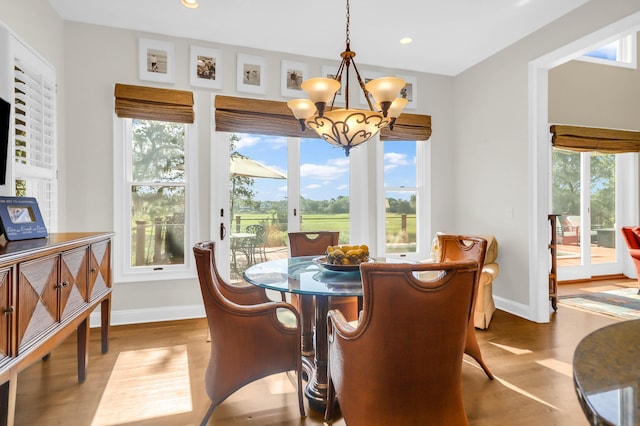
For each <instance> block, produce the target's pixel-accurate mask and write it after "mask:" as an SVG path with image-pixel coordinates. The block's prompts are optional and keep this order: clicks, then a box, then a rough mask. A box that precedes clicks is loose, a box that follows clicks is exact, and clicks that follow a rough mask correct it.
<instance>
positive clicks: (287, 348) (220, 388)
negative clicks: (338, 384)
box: [193, 241, 305, 425]
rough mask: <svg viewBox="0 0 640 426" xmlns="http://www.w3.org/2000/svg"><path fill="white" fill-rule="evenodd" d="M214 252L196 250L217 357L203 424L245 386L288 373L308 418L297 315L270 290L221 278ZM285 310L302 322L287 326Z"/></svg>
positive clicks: (207, 245) (208, 376)
mask: <svg viewBox="0 0 640 426" xmlns="http://www.w3.org/2000/svg"><path fill="white" fill-rule="evenodd" d="M214 249H215V243H213V242H210V241H209V242H203V243H198V244H196V245H195V246H194V247H193V254H194V256H195V259H196V267H197V269H198V278H199V281H200V290H201V291H202V299H203V301H204V308H205V311H206V313H207V322H208V325H209V331H210V333H211V355H210V357H209V364H208V366H207V371H206V373H205V387H206V391H207V394H208V395H209V398H210V399H211V406H210V407H209V410H207V413H206V414H205V416H204V418H203V420H202V423H201V425H206V424H207V422H208V420H209V418H210V417H211V415H212V414H213V411H214V409H215V408H216V407H217V406H218V405H219V404H220V403H221V402H222V401H224V400H225V399H227V398H228V397H229V396H230V395H231V394H232V393H234V392H235V391H237V390H238V389H240V388H241V387H243V386H245V385H247V384H249V383H251V382H253V381H255V380H258V379H261V378H263V377H266V376H270V375H272V374H275V373H280V372H285V371H295V372H296V373H297V381H298V382H297V387H298V405H299V408H300V415H301V416H304V415H305V414H304V402H303V399H302V355H301V352H300V317H299V315H298V313H297V311H296V310H295V308H294V307H293V306H292V305H290V304H289V303H284V302H273V301H271V300H269V299H268V297H267V295H266V294H265V292H264V289H261V288H258V287H253V286H248V285H244V286H233V285H230V284H228V283H226V282H225V281H224V280H223V279H222V278H221V277H220V275H219V274H218V270H217V268H216V265H215V257H214ZM281 311H286V312H287V313H288V314H290V315H292V316H293V317H294V318H295V322H296V324H295V325H293V326H289V325H286V324H284V323H282V322H281V321H280V320H279V314H280V313H281Z"/></svg>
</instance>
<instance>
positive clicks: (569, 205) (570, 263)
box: [552, 148, 637, 281]
mask: <svg viewBox="0 0 640 426" xmlns="http://www.w3.org/2000/svg"><path fill="white" fill-rule="evenodd" d="M632 157H635V158H636V160H635V161H634V160H633V158H632ZM631 168H637V154H602V153H596V152H582V153H581V152H572V151H564V150H558V149H555V148H554V149H553V152H552V170H553V176H552V185H553V188H552V198H553V199H552V209H553V210H552V211H553V212H554V213H556V214H560V216H559V217H558V224H557V228H556V233H557V236H556V238H557V241H558V243H559V244H558V249H557V258H558V279H559V280H560V281H563V280H577V279H589V278H591V277H593V276H598V275H609V274H619V273H621V272H622V262H621V256H622V255H623V254H624V250H626V248H625V247H624V242H622V240H621V235H620V230H619V229H620V226H621V224H623V223H625V222H626V220H625V217H637V203H633V202H632V201H631V200H632V199H636V197H629V196H627V195H628V194H629V193H630V191H635V188H637V182H633V181H631V180H630V179H626V178H625V176H627V175H628V173H629V170H630V169H631ZM636 192H637V191H636ZM634 211H635V213H634Z"/></svg>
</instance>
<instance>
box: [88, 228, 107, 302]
mask: <svg viewBox="0 0 640 426" xmlns="http://www.w3.org/2000/svg"><path fill="white" fill-rule="evenodd" d="M110 253H111V242H110V241H103V242H100V243H96V244H91V249H90V253H89V256H90V259H89V260H90V262H91V265H90V269H89V287H88V295H89V299H88V300H89V301H91V300H94V299H95V298H97V297H100V296H102V295H103V294H104V293H105V292H106V291H107V290H109V289H110V288H111V256H110Z"/></svg>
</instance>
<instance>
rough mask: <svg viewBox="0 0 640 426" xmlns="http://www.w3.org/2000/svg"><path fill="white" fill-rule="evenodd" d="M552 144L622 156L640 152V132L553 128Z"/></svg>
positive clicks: (573, 127)
mask: <svg viewBox="0 0 640 426" xmlns="http://www.w3.org/2000/svg"><path fill="white" fill-rule="evenodd" d="M550 131H551V134H552V135H553V136H552V138H551V144H552V145H553V146H554V147H556V148H560V149H568V150H571V151H581V152H585V151H597V152H601V153H604V154H621V153H624V152H639V151H640V132H634V131H629V130H613V129H600V128H595V127H579V126H563V125H553V126H551V129H550Z"/></svg>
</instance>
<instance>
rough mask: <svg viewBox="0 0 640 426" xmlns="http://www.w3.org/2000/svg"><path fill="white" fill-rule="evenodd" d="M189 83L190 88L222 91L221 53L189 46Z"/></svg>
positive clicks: (216, 50)
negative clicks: (196, 87)
mask: <svg viewBox="0 0 640 426" xmlns="http://www.w3.org/2000/svg"><path fill="white" fill-rule="evenodd" d="M189 81H190V83H191V85H192V86H199V87H207V88H209V89H222V51H221V50H218V49H207V48H206V47H199V46H191V54H190V57H189Z"/></svg>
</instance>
